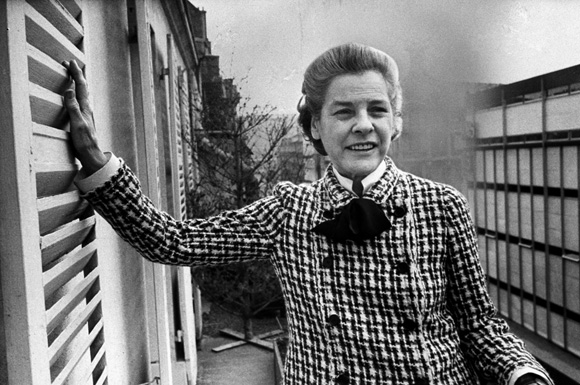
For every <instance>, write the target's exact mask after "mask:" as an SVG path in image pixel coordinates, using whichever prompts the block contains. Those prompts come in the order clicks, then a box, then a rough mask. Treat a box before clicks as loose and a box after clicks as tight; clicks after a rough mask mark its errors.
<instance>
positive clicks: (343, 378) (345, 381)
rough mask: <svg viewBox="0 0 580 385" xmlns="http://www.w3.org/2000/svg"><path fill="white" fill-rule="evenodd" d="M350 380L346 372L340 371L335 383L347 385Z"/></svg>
mask: <svg viewBox="0 0 580 385" xmlns="http://www.w3.org/2000/svg"><path fill="white" fill-rule="evenodd" d="M349 382H350V376H349V375H348V373H347V372H342V373H340V374H339V375H338V377H336V383H337V384H340V385H348V383H349Z"/></svg>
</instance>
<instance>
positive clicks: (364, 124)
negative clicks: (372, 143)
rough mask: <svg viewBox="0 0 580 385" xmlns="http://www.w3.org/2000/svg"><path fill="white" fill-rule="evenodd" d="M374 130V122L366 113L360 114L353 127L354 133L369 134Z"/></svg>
mask: <svg viewBox="0 0 580 385" xmlns="http://www.w3.org/2000/svg"><path fill="white" fill-rule="evenodd" d="M373 129H374V126H373V122H372V121H371V119H370V117H369V115H368V114H366V113H361V114H358V115H357V117H356V121H355V124H354V127H353V132H359V133H367V132H370V131H372V130H373Z"/></svg>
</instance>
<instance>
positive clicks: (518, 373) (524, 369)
mask: <svg viewBox="0 0 580 385" xmlns="http://www.w3.org/2000/svg"><path fill="white" fill-rule="evenodd" d="M528 373H534V374H537V375H538V376H540V377H542V378H543V379H544V381H546V382H547V383H548V384H552V381H550V380H549V379H548V378H546V375H545V374H544V373H542V372H540V371H539V370H536V369H534V368H529V367H522V368H517V369H516V370H515V371H514V372H513V373H512V375H511V377H510V381H509V382H508V385H514V384H515V383H516V381H517V380H518V378H520V377H521V376H523V375H524V374H528Z"/></svg>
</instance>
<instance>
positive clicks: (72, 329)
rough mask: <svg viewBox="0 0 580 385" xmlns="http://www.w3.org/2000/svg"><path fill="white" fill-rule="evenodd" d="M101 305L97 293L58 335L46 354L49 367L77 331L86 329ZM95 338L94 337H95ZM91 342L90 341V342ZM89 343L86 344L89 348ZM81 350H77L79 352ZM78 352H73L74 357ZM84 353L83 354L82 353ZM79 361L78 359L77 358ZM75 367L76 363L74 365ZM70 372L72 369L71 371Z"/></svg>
mask: <svg viewBox="0 0 580 385" xmlns="http://www.w3.org/2000/svg"><path fill="white" fill-rule="evenodd" d="M100 303H101V293H100V292H99V293H97V294H96V295H95V296H94V297H93V298H92V299H91V301H90V302H89V303H88V304H87V306H86V307H85V308H84V309H83V311H82V312H81V313H80V314H79V316H78V317H77V318H76V319H75V320H74V321H73V322H71V323H70V324H69V325H68V326H67V327H66V329H65V330H63V331H62V333H60V335H59V336H58V337H57V338H56V339H55V340H54V341H53V342H52V344H51V345H50V346H49V347H48V354H49V362H50V365H51V366H52V364H54V362H55V361H56V360H57V359H58V357H59V356H60V354H61V353H62V352H63V351H64V350H65V349H66V348H67V347H68V345H69V344H70V342H71V341H72V340H73V339H74V338H75V337H76V336H77V334H78V333H79V331H81V330H82V329H83V328H84V327H87V322H88V320H89V318H90V317H91V315H92V314H93V312H94V311H95V309H96V308H97V306H98V305H99V304H100ZM98 325H101V326H102V321H101V320H100V321H99V324H98ZM95 329H97V327H95V328H93V330H92V331H91V335H92V334H93V332H95ZM95 336H96V335H95ZM90 342H92V341H90ZM90 342H89V343H88V344H87V348H88V346H90ZM80 350H82V349H78V351H80ZM78 351H77V350H75V353H74V354H75V355H76V354H78ZM83 353H84V352H83ZM79 359H80V357H79ZM72 361H73V360H70V361H69V362H68V363H67V366H69V365H70V364H71V362H72ZM74 364H75V365H76V363H74ZM71 370H72V369H71Z"/></svg>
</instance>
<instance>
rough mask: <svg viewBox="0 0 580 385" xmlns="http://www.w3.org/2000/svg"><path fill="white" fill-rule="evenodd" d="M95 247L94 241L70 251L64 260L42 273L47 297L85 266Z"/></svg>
mask: <svg viewBox="0 0 580 385" xmlns="http://www.w3.org/2000/svg"><path fill="white" fill-rule="evenodd" d="M96 249H97V247H96V245H95V242H94V241H93V242H91V243H89V244H88V245H86V246H85V247H83V248H82V249H80V250H78V251H76V252H73V253H71V255H68V256H66V257H65V258H64V260H63V261H62V262H60V263H58V264H57V265H55V266H53V267H52V268H51V269H50V270H48V271H45V272H44V273H43V279H44V293H45V296H47V297H48V295H49V294H50V293H52V292H53V291H54V290H56V289H57V288H58V287H59V286H62V285H64V284H65V283H66V282H68V281H70V280H71V279H72V278H73V277H74V276H76V275H77V274H78V273H80V272H81V271H82V270H83V268H84V267H85V266H86V264H87V262H88V261H89V259H90V257H91V256H92V255H93V253H94V252H95V250H96Z"/></svg>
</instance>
